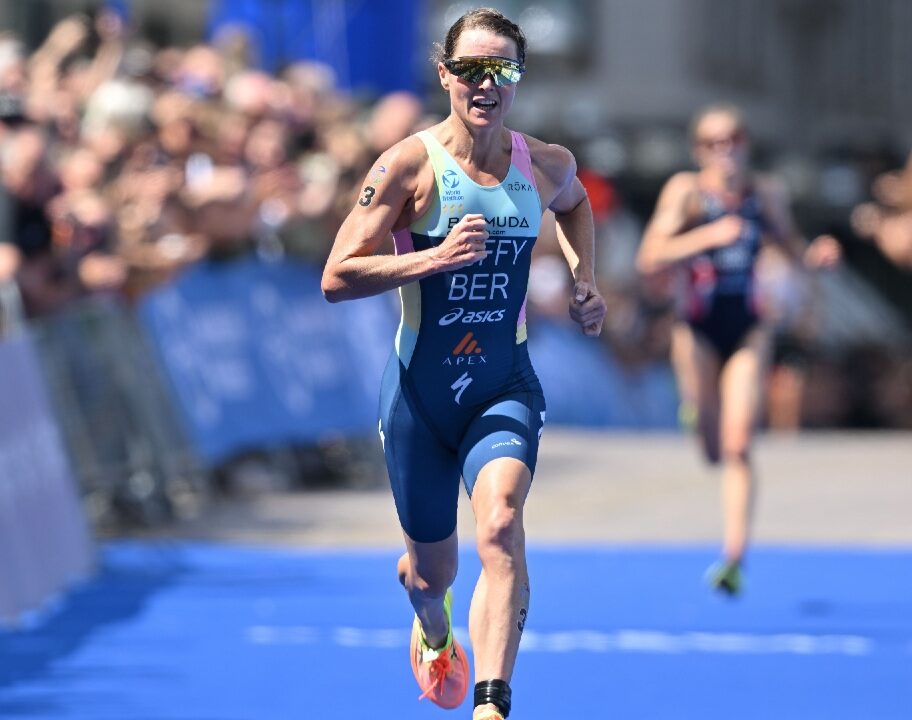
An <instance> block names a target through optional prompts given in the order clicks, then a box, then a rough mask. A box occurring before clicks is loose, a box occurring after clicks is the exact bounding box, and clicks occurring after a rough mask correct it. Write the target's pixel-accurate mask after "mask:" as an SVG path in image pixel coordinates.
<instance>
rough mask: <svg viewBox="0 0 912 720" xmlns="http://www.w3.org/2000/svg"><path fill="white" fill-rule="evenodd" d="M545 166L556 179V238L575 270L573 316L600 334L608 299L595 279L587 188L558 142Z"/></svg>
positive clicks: (593, 333)
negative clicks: (604, 296)
mask: <svg viewBox="0 0 912 720" xmlns="http://www.w3.org/2000/svg"><path fill="white" fill-rule="evenodd" d="M543 155H544V156H545V158H544V159H545V162H544V163H543V169H544V171H545V173H546V174H547V176H548V179H549V180H551V181H552V183H553V194H554V197H553V199H551V202H550V203H549V205H548V209H549V210H552V211H553V212H554V217H555V219H556V220H557V240H558V242H559V243H560V247H561V251H562V252H563V254H564V257H565V258H566V260H567V264H568V265H569V266H570V272H571V273H572V274H573V296H572V297H571V299H570V317H571V318H573V320H574V321H575V322H577V323H579V325H580V326H581V327H582V329H583V332H584V333H585V334H586V335H590V336H597V335H599V334H600V333H601V331H602V322H603V320H604V319H605V310H606V307H605V300H604V299H603V298H602V296H601V294H600V293H599V291H598V287H597V286H596V282H595V223H594V221H593V219H592V206H591V205H590V204H589V196H588V195H587V194H586V189H585V188H584V187H583V184H582V183H581V182H580V180H579V178H578V177H577V176H576V160H575V159H574V158H573V155H572V154H571V153H570V152H569V151H568V150H566V149H565V148H562V147H560V146H557V145H551V146H549V147H548V150H547V152H546V153H543Z"/></svg>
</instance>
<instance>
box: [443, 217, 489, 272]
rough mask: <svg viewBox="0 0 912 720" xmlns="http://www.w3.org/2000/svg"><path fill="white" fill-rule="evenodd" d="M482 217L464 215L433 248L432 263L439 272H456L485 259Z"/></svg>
mask: <svg viewBox="0 0 912 720" xmlns="http://www.w3.org/2000/svg"><path fill="white" fill-rule="evenodd" d="M487 239H488V231H487V230H486V229H485V219H484V215H466V216H464V217H463V218H462V219H461V220H460V221H459V222H458V223H456V224H455V225H454V226H453V229H452V230H450V232H449V234H448V235H447V236H446V237H445V238H444V239H443V241H442V242H441V243H440V245H438V246H437V247H436V248H434V261H435V262H436V263H437V265H438V266H439V270H441V271H444V270H458V269H459V268H462V267H465V266H466V265H471V264H472V263H475V262H478V261H479V260H484V258H485V257H487V254H488V253H487V250H486V249H485V241H486V240H487Z"/></svg>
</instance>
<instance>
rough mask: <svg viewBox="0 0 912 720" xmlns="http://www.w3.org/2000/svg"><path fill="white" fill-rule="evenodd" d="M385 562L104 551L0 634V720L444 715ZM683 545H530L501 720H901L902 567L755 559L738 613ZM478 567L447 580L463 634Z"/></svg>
mask: <svg viewBox="0 0 912 720" xmlns="http://www.w3.org/2000/svg"><path fill="white" fill-rule="evenodd" d="M396 557H397V554H396V553H393V552H385V551H384V552H370V551H367V552H351V553H349V552H328V553H316V552H309V551H304V552H297V551H291V550H273V549H257V548H246V547H233V546H222V545H202V544H146V543H115V544H111V545H108V546H107V547H105V549H104V551H103V554H102V558H101V567H100V569H99V573H98V575H97V576H96V577H95V579H94V580H92V581H91V582H89V583H86V584H85V585H83V586H82V587H80V588H77V589H76V590H75V591H74V592H72V593H71V594H70V595H69V596H68V598H67V600H66V602H65V603H64V604H63V605H62V606H61V607H59V608H57V609H56V610H55V611H53V612H52V613H49V614H48V615H47V617H45V618H43V619H42V620H41V621H40V622H37V623H35V624H34V626H32V627H30V628H28V629H24V630H20V631H18V632H0V717H2V718H28V719H29V720H34V719H36V718H48V719H52V718H53V719H55V720H56V719H58V718H68V719H69V718H78V719H79V720H107V719H109V718H110V719H112V720H114V719H116V720H178V719H180V720H260V719H266V718H268V719H269V720H285V719H289V720H291V719H293V718H294V719H304V720H307V719H310V718H313V719H314V720H322V719H323V718H327V717H332V718H349V717H351V718H369V719H370V720H386V719H387V718H389V719H390V720H392V719H394V718H395V720H409V719H411V718H428V719H431V718H434V717H437V718H445V717H454V718H455V717H464V718H468V717H469V716H470V714H471V708H470V706H469V703H466V705H465V706H464V707H463V708H462V709H460V710H459V711H457V712H455V713H450V714H446V713H444V711H442V710H439V709H437V708H436V707H435V706H433V705H430V704H429V703H427V702H422V703H419V702H417V696H418V689H417V686H415V684H414V680H413V679H412V676H411V670H410V669H409V664H408V660H407V652H406V645H407V642H408V628H409V625H410V622H411V613H410V610H409V607H408V604H407V601H406V599H405V596H404V594H403V593H402V591H401V589H400V588H399V586H398V584H397V583H396V580H395V573H394V564H395V560H396ZM710 560H712V552H711V551H710V549H709V548H703V547H685V548H670V547H645V548H644V547H642V546H631V547H626V546H611V547H606V548H602V547H585V548H560V549H557V548H533V549H532V550H530V570H531V573H532V587H533V600H532V608H531V614H530V618H529V622H528V624H527V626H526V635H525V638H524V644H523V648H522V651H521V653H520V657H519V661H518V669H517V673H516V677H515V678H514V682H513V689H514V712H513V715H512V716H511V718H517V719H518V720H538V719H544V718H549V719H552V718H567V717H572V718H587V719H589V718H593V719H599V718H624V719H630V718H659V719H662V720H666V719H668V720H679V719H680V720H686V719H688V718H717V717H738V718H739V719H750V718H757V719H761V718H762V719H763V720H769V719H771V718H775V719H776V720H789V719H791V718H795V719H798V718H800V719H801V720H812V719H813V718H821V719H826V720H843V719H845V720H849V719H852V720H855V719H859V720H860V719H864V720H892V719H893V718H896V719H897V720H899V719H903V720H908V719H909V718H912V550H908V549H897V550H883V551H860V550H851V549H845V550H831V549H788V548H770V547H761V548H758V549H757V550H756V551H755V552H754V554H753V555H752V556H751V563H750V567H749V568H748V574H747V581H748V587H747V592H746V594H745V595H744V597H743V598H742V599H740V600H737V601H734V602H732V601H726V600H724V599H722V598H719V597H716V596H714V595H712V594H710V593H709V592H708V591H707V590H706V588H705V587H704V586H703V584H702V580H701V575H702V572H703V570H704V568H705V566H706V565H707V564H708V563H709V562H710ZM477 571H478V564H477V560H476V559H475V558H474V556H473V554H472V553H471V551H470V550H467V552H466V553H465V554H464V556H463V557H462V566H461V569H460V577H459V580H458V581H457V585H456V622H457V625H460V626H463V627H464V626H465V624H466V612H467V608H468V600H469V597H470V594H471V590H472V586H473V584H474V577H475V575H476V573H477Z"/></svg>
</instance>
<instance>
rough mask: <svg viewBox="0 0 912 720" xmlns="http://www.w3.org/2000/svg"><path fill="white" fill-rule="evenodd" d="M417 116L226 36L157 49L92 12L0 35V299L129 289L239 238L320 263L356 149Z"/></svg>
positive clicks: (43, 299) (346, 202)
mask: <svg viewBox="0 0 912 720" xmlns="http://www.w3.org/2000/svg"><path fill="white" fill-rule="evenodd" d="M423 122H424V110H423V107H422V104H421V102H420V101H419V99H418V98H416V97H414V96H413V95H411V94H408V93H404V92H403V93H393V94H390V95H388V96H385V97H382V98H380V99H379V100H378V101H377V102H375V103H373V104H371V105H370V106H365V105H363V104H358V103H356V102H355V101H353V100H352V99H351V98H350V97H348V96H346V95H345V94H343V93H339V92H337V91H336V87H335V83H334V77H333V74H332V71H331V70H330V69H328V68H327V67H325V66H323V65H319V64H315V63H308V62H300V63H297V64H294V65H291V66H290V67H288V68H286V69H285V70H284V71H283V72H282V73H281V74H280V75H278V76H272V75H268V74H265V73H263V72H260V71H258V70H256V69H253V68H252V67H250V66H249V64H248V62H247V57H246V48H245V44H244V42H243V38H240V37H238V36H237V35H234V36H227V37H226V39H225V41H224V42H223V43H221V44H220V45H198V46H196V47H190V48H187V49H179V48H175V47H168V48H156V47H153V46H151V45H149V44H147V43H146V42H145V41H143V40H142V39H141V38H134V37H130V32H129V28H128V27H127V26H126V25H125V23H124V21H123V18H122V17H121V15H119V14H118V13H117V12H115V11H114V10H105V9H103V10H101V11H100V12H99V13H98V14H97V16H96V17H94V18H89V17H87V16H82V15H76V16H71V17H68V18H66V19H64V20H63V21H61V22H60V23H58V24H57V25H56V26H55V27H54V28H53V29H52V31H51V32H50V34H49V35H48V37H47V39H46V40H45V41H44V43H43V44H42V45H41V46H40V47H39V48H37V50H35V51H34V52H32V53H31V54H29V53H27V51H26V48H25V47H24V46H23V44H22V43H21V42H20V40H19V39H18V38H17V37H16V36H14V35H13V34H11V33H3V34H0V173H2V178H0V179H2V188H0V285H2V287H3V288H4V292H3V300H2V301H0V302H3V304H4V309H5V311H6V313H7V315H9V314H10V313H11V312H13V311H14V310H15V305H16V303H17V302H19V304H20V307H21V312H22V313H23V314H24V316H25V317H27V318H35V317H41V316H44V315H47V314H50V313H54V312H56V311H59V310H60V309H62V308H64V307H67V306H68V305H70V304H71V303H72V302H73V301H74V300H75V299H77V298H80V297H84V296H86V295H91V294H98V293H116V294H119V295H122V296H124V297H126V298H128V299H134V298H136V297H137V296H139V295H140V294H141V293H142V292H143V291H145V290H147V289H149V288H150V287H153V286H155V285H157V284H159V283H161V282H163V281H165V280H167V279H168V278H169V277H172V276H173V275H174V273H175V272H177V271H179V270H180V269H181V268H183V267H184V266H186V265H187V264H188V263H192V262H195V261H197V260H199V259H201V258H205V257H210V258H219V257H229V256H233V255H237V254H240V253H245V252H249V251H258V252H261V253H264V254H266V255H269V256H278V255H281V254H283V253H286V252H287V253H290V254H294V255H297V256H299V257H302V258H305V259H309V260H313V261H314V262H317V263H321V262H322V260H323V258H325V255H326V253H327V252H328V249H329V245H330V243H331V241H332V238H333V236H334V234H335V230H336V228H337V226H338V224H339V222H340V218H341V216H342V215H344V213H346V212H347V211H348V210H349V208H350V206H351V204H352V202H353V197H354V193H355V191H356V190H357V185H358V183H360V181H361V179H362V178H363V176H364V174H365V173H366V172H367V170H368V167H369V164H370V163H371V162H372V160H373V159H375V158H376V156H377V155H378V154H379V153H380V152H382V151H383V150H384V149H386V148H387V147H389V146H391V145H392V144H394V143H395V142H397V141H398V140H400V139H402V138H403V137H405V136H407V135H408V134H410V133H411V132H413V131H414V130H415V129H416V128H418V127H420V126H421V124H422V123H423ZM11 308H12V310H11Z"/></svg>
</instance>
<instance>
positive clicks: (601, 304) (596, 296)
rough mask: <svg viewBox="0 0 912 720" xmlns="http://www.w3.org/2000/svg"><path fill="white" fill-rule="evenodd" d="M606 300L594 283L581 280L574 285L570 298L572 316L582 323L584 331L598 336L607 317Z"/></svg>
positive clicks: (591, 335) (574, 319)
mask: <svg viewBox="0 0 912 720" xmlns="http://www.w3.org/2000/svg"><path fill="white" fill-rule="evenodd" d="M605 311H606V306H605V300H604V298H603V297H602V296H601V294H600V293H599V291H598V288H597V287H595V284H594V283H589V282H586V281H585V280H580V281H579V282H577V283H576V285H574V286H573V297H572V298H571V299H570V317H571V318H572V319H573V321H574V322H577V323H579V324H580V326H581V327H582V329H583V333H585V334H586V335H589V336H590V337H597V336H598V335H599V334H600V333H601V332H602V321H603V320H604V319H605Z"/></svg>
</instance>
